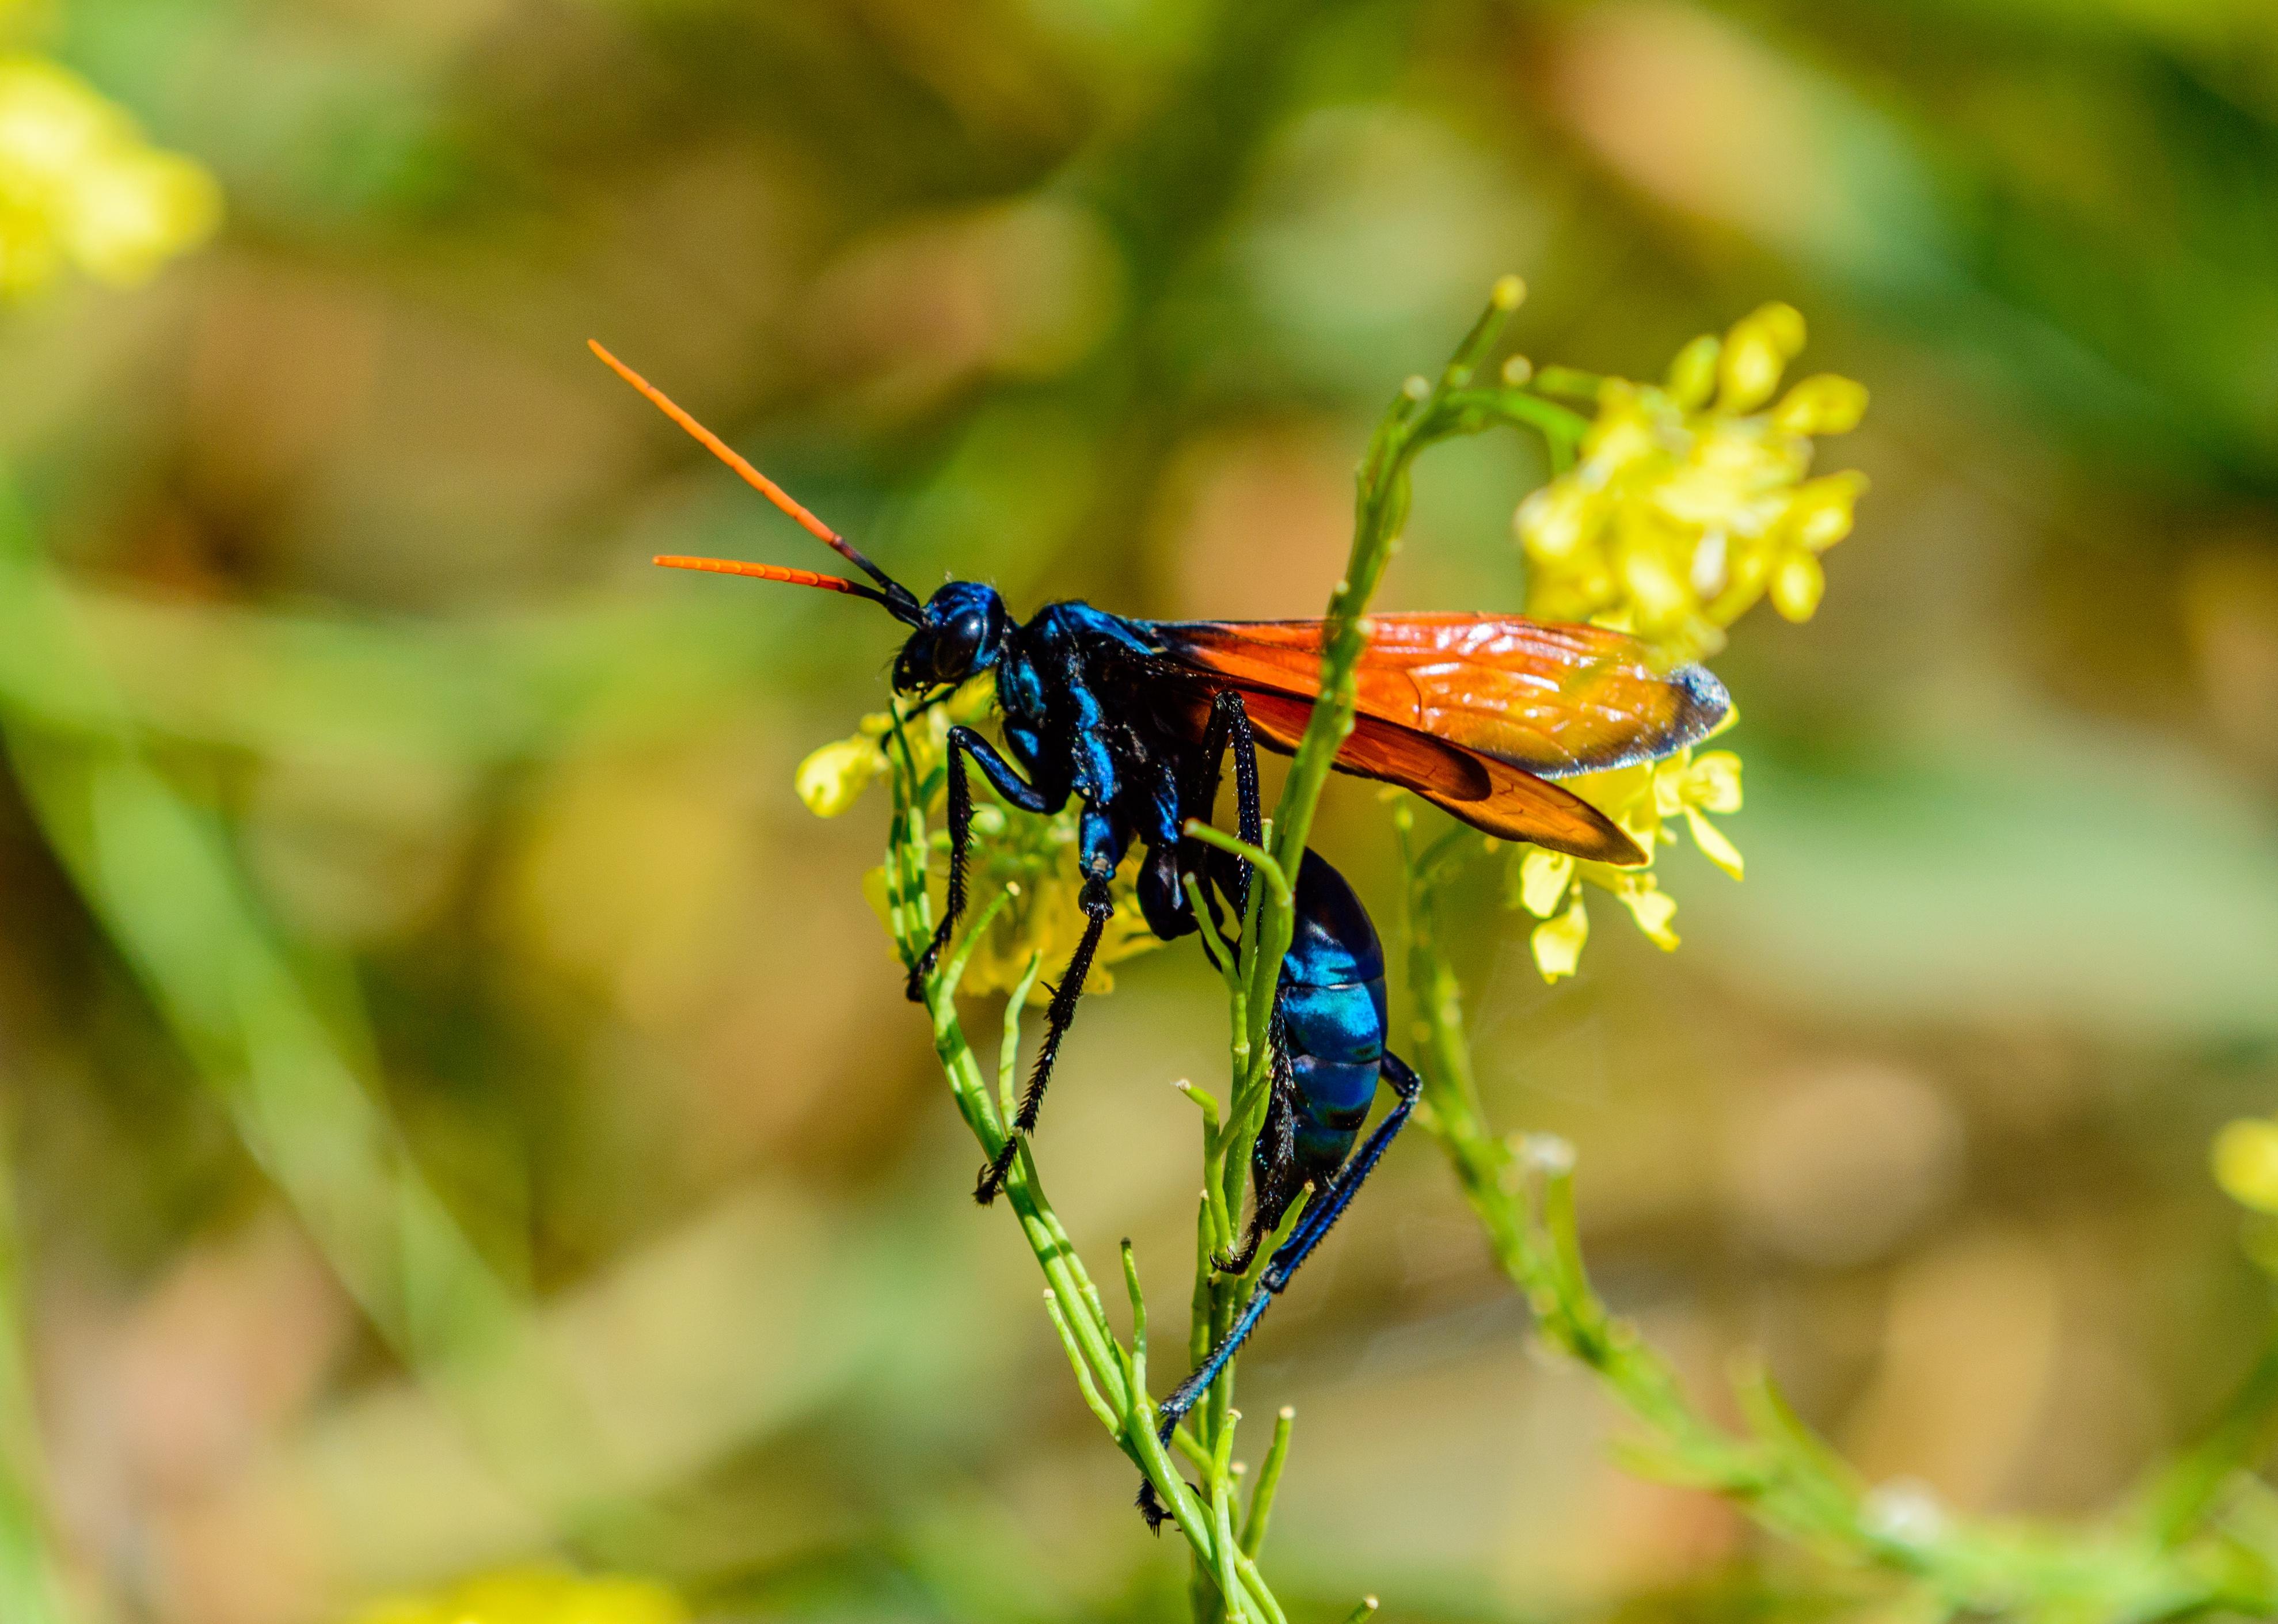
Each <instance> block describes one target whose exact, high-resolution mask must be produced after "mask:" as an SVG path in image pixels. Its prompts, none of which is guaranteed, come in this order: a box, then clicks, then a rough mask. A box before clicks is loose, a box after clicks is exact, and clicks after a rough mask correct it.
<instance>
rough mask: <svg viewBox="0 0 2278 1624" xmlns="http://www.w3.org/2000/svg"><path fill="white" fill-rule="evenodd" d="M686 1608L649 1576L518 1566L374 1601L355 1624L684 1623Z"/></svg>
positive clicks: (357, 1617)
mask: <svg viewBox="0 0 2278 1624" xmlns="http://www.w3.org/2000/svg"><path fill="white" fill-rule="evenodd" d="M687 1618H688V1609H687V1608H686V1607H684V1606H683V1605H681V1602H680V1598H679V1597H677V1596H675V1595H674V1594H673V1593H672V1592H671V1591H670V1590H666V1589H665V1588H664V1587H663V1586H662V1585H660V1584H654V1583H652V1582H649V1581H647V1580H645V1579H618V1578H588V1577H585V1575H582V1574H569V1573H562V1572H559V1571H557V1570H555V1569H552V1568H518V1569H514V1570H511V1571H509V1572H506V1573H501V1574H485V1575H484V1576H483V1577H481V1578H478V1579H470V1580H468V1581H466V1582H464V1583H462V1584H459V1585H457V1586H455V1587H454V1588H453V1589H451V1590H447V1591H445V1592H443V1593H442V1594H440V1595H437V1596H431V1597H404V1598H399V1599H392V1600H387V1601H382V1602H378V1603H375V1604H374V1605H371V1606H369V1607H367V1608H365V1609H364V1610H363V1612H362V1613H358V1614H357V1615H356V1620H355V1624H686V1620H687Z"/></svg>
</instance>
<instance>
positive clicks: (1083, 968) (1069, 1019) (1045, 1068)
mask: <svg viewBox="0 0 2278 1624" xmlns="http://www.w3.org/2000/svg"><path fill="white" fill-rule="evenodd" d="M1082 842H1083V851H1084V860H1083V867H1084V870H1085V877H1084V882H1083V893H1082V897H1081V898H1080V899H1079V900H1078V906H1079V907H1081V908H1082V909H1083V935H1082V937H1081V938H1079V939H1078V940H1077V942H1076V945H1075V953H1074V955H1073V956H1072V957H1070V958H1069V960H1068V966H1067V970H1066V973H1065V974H1064V975H1062V976H1061V977H1060V980H1059V985H1058V986H1056V987H1054V988H1053V989H1052V1002H1051V1008H1050V1009H1049V1010H1048V1011H1046V1012H1045V1015H1044V1040H1043V1044H1042V1045H1040V1046H1038V1048H1037V1050H1036V1068H1035V1069H1034V1070H1032V1071H1031V1072H1029V1074H1028V1092H1026V1093H1024V1094H1022V1095H1021V1110H1020V1115H1017V1116H1015V1117H1014V1118H1013V1122H1012V1126H1011V1128H1010V1129H1009V1130H1007V1131H1006V1133H1005V1143H1004V1144H1003V1145H1000V1146H998V1151H997V1154H996V1155H995V1156H993V1157H991V1158H990V1161H989V1165H988V1166H987V1167H985V1168H982V1169H981V1180H980V1182H979V1183H978V1184H975V1186H974V1190H973V1199H975V1200H976V1201H978V1202H980V1203H981V1205H982V1206H983V1207H986V1206H988V1205H989V1204H990V1202H991V1201H994V1200H995V1199H997V1192H998V1191H999V1190H1001V1189H1003V1188H1004V1187H1005V1175H1006V1174H1007V1173H1009V1172H1011V1171H1012V1169H1013V1157H1015V1156H1017V1155H1019V1154H1020V1153H1021V1140H1022V1139H1024V1138H1027V1137H1028V1135H1029V1134H1030V1133H1031V1132H1033V1131H1034V1130H1035V1129H1036V1116H1037V1114H1038V1113H1039V1112H1040V1111H1041V1110H1042V1109H1043V1104H1044V1088H1045V1085H1046V1084H1049V1083H1051V1078H1052V1062H1053V1061H1055V1060H1057V1059H1058V1058H1059V1052H1060V1039H1061V1038H1065V1037H1066V1036H1067V1029H1068V1027H1069V1025H1070V1024H1071V1023H1073V1022H1074V1020H1075V1004H1076V1000H1078V999H1080V998H1082V996H1083V984H1084V980H1085V978H1086V977H1089V975H1090V974H1091V961H1092V956H1093V955H1094V954H1097V952H1098V951H1099V938H1100V933H1101V932H1102V931H1105V929H1106V928H1107V922H1108V920H1109V919H1110V918H1111V917H1112V916H1113V915H1114V913H1115V898H1114V895H1113V893H1112V892H1111V891H1110V890H1109V881H1110V880H1111V879H1112V877H1113V876H1114V873H1115V865H1116V863H1117V862H1120V860H1121V858H1122V852H1121V850H1120V842H1119V841H1118V840H1117V839H1116V837H1115V834H1114V831H1113V829H1112V825H1111V824H1110V823H1108V820H1107V819H1106V817H1105V816H1103V815H1102V814H1100V813H1098V812H1096V811H1093V810H1091V809H1090V808H1085V810H1084V816H1083V831H1082Z"/></svg>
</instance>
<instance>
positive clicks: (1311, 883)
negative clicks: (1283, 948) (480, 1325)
mask: <svg viewBox="0 0 2278 1624" xmlns="http://www.w3.org/2000/svg"><path fill="white" fill-rule="evenodd" d="M1296 904H1297V906H1296V915H1297V928H1296V935H1295V937H1294V938H1292V940H1291V942H1290V944H1289V956H1288V958H1287V959H1285V960H1283V961H1282V964H1281V993H1280V1016H1281V1040H1282V1043H1283V1045H1284V1046H1285V1047H1286V1048H1287V1050H1288V1055H1289V1065H1290V1070H1291V1072H1292V1073H1293V1075H1294V1076H1295V1078H1296V1084H1297V1120H1296V1123H1295V1124H1294V1126H1295V1128H1296V1149H1297V1155H1298V1158H1299V1160H1300V1161H1303V1163H1304V1164H1305V1165H1306V1166H1308V1167H1309V1168H1316V1169H1319V1170H1320V1171H1322V1172H1329V1171H1333V1170H1334V1169H1335V1168H1337V1167H1339V1166H1341V1165H1342V1163H1343V1161H1344V1159H1345V1157H1346V1156H1347V1155H1348V1154H1349V1153H1351V1151H1352V1147H1353V1141H1354V1140H1355V1139H1356V1138H1358V1137H1359V1134H1360V1129H1361V1124H1362V1123H1363V1122H1366V1121H1367V1120H1368V1107H1369V1105H1370V1102H1371V1101H1372V1100H1373V1099H1375V1097H1376V1084H1377V1078H1378V1073H1379V1069H1380V1065H1381V1063H1382V1061H1383V1059H1384V1036H1385V1010H1384V948H1383V946H1382V945H1381V944H1380V943H1379V942H1378V940H1377V937H1376V927H1375V926H1374V925H1373V924H1372V923H1369V917H1368V915H1367V913H1366V912H1365V910H1364V909H1363V908H1361V905H1360V900H1359V899H1358V898H1357V897H1356V896H1354V895H1353V892H1352V887H1351V886H1349V885H1346V884H1345V880H1344V877H1343V876H1342V875H1341V874H1339V873H1338V872H1337V871H1336V870H1335V869H1333V868H1331V867H1330V866H1329V865H1328V864H1327V863H1326V862H1323V861H1322V860H1321V859H1320V858H1319V857H1317V856H1315V855H1314V854H1312V853H1311V851H1308V852H1306V854H1305V858H1304V862H1303V863H1302V864H1301V865H1300V866H1299V868H1298V870H1297V893H1296Z"/></svg>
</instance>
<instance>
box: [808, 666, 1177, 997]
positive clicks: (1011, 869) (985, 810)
mask: <svg viewBox="0 0 2278 1624" xmlns="http://www.w3.org/2000/svg"><path fill="white" fill-rule="evenodd" d="M995 704H996V688H995V679H994V678H990V677H985V676H984V677H976V678H974V679H973V680H972V681H971V682H968V683H967V684H966V685H965V686H963V687H962V688H960V689H959V690H958V691H957V692H956V693H954V694H952V695H951V696H950V698H949V699H948V700H946V701H944V702H943V703H941V704H938V705H936V706H934V707H933V708H932V709H929V710H928V711H927V712H925V714H924V715H923V716H916V717H913V718H911V720H910V721H909V723H908V724H907V725H906V728H905V730H904V732H905V735H906V737H907V739H909V745H910V757H911V761H912V763H913V766H914V767H915V768H916V770H917V776H918V779H919V781H920V782H921V783H926V784H928V785H929V789H928V796H927V801H928V804H927V807H926V817H927V821H928V824H929V827H930V828H931V829H932V831H933V835H934V840H933V846H934V863H933V869H932V877H933V879H934V881H935V882H936V884H935V885H934V886H933V890H934V906H935V908H936V910H938V909H939V908H940V907H941V906H942V903H943V900H944V893H945V892H946V889H947V885H948V877H949V847H948V832H947V831H946V830H945V829H944V828H942V827H941V823H942V817H943V813H944V808H945V807H946V805H947V801H948V784H947V778H946V776H945V775H941V774H939V773H938V772H937V770H938V769H939V768H940V767H941V765H942V764H943V762H944V761H945V760H946V758H947V755H948V750H949V730H950V728H951V727H952V725H953V724H959V723H964V724H977V723H980V722H982V721H984V720H985V719H986V718H987V717H988V716H990V713H991V711H992V710H993V709H994V708H995ZM892 732H893V716H892V715H891V713H889V712H886V711H877V712H875V713H873V714H872V715H870V716H865V717H863V718H862V721H861V724H860V726H859V727H857V728H856V730H855V731H854V732H853V733H852V735H851V736H850V737H848V738H845V739H836V740H833V741H832V742H831V743H829V744H827V745H824V746H823V747H822V748H821V749H818V750H816V751H814V753H813V754H811V755H808V756H807V758H806V760H805V761H803V762H800V763H799V770H798V772H797V774H796V775H795V779H794V781H795V784H796V786H797V788H798V790H799V799H800V800H801V801H805V802H806V807H807V809H808V810H809V811H811V812H813V813H814V815H815V816H818V817H836V816H838V815H839V814H840V813H842V812H844V811H845V810H846V809H847V808H849V807H851V806H852V805H853V804H854V803H855V802H856V801H859V800H860V799H861V796H862V792H863V791H864V790H866V789H868V787H869V785H870V784H871V782H872V781H873V780H874V779H875V778H878V777H879V776H880V775H882V774H883V773H885V772H886V771H887V770H889V769H890V767H891V758H890V757H889V755H887V752H888V751H889V750H891V749H892V748H893V741H892V739H891V733H892ZM1079 812H1080V808H1078V807H1077V806H1076V805H1075V804H1074V802H1073V801H1071V802H1070V803H1069V804H1068V806H1066V808H1062V809H1061V810H1060V811H1059V812H1057V813H1055V814H1054V815H1052V816H1050V817H1036V816H1030V815H1029V814H1027V813H1024V812H1018V811H1014V810H1013V809H1011V808H1006V807H1005V806H1003V805H1001V804H999V803H998V801H995V800H994V799H992V798H991V796H990V791H989V789H988V788H987V785H986V783H985V781H979V780H976V782H975V798H974V807H973V846H972V849H971V851H969V852H968V853H967V859H966V888H967V902H966V914H965V917H966V919H967V922H968V924H969V923H970V922H972V921H975V920H978V919H979V918H980V917H981V916H982V914H984V913H985V912H986V911H987V910H988V908H990V905H991V904H992V903H994V902H995V901H996V900H997V899H998V897H999V896H1004V897H1005V899H1006V900H1005V907H1004V909H1003V911H1002V912H1000V913H999V914H998V915H997V917H996V919H995V920H994V921H993V922H992V923H990V927H989V930H988V931H987V933H986V934H985V935H984V936H982V938H981V939H980V941H978V942H977V943H975V946H974V948H973V954H972V957H971V958H970V959H969V960H968V961H967V964H966V968H965V979H964V981H963V982H962V983H960V986H961V987H962V989H963V990H964V991H966V992H1011V991H1012V990H1013V988H1014V987H1017V986H1018V985H1020V984H1021V979H1022V977H1024V976H1026V975H1027V973H1028V961H1029V960H1030V959H1031V958H1032V957H1034V956H1035V955H1036V954H1038V953H1040V952H1041V953H1042V954H1043V956H1044V964H1045V966H1046V968H1047V969H1054V968H1057V967H1058V966H1059V965H1061V964H1064V963H1066V961H1067V960H1068V958H1069V957H1070V955H1072V954H1074V951H1075V945H1076V938H1079V937H1080V936H1082V934H1083V929H1084V923H1085V922H1084V917H1083V912H1082V909H1081V908H1079V907H1078V906H1077V896H1078V893H1079V892H1081V891H1082V887H1083V877H1082V870H1081V869H1079V867H1078V865H1077V861H1076V819H1077V816H1078V814H1079ZM1137 872H1138V869H1137V859H1136V857H1132V858H1128V859H1127V860H1126V861H1125V862H1124V864H1123V866H1122V868H1121V869H1119V870H1118V871H1117V873H1116V876H1115V880H1114V896H1115V915H1114V917H1113V918H1112V919H1110V920H1109V921H1108V923H1107V928H1106V930H1105V931H1104V932H1103V933H1102V934H1101V937H1100V941H1099V947H1098V951H1097V953H1096V954H1094V955H1093V957H1092V963H1091V973H1090V975H1089V977H1086V978H1085V981H1084V990H1085V991H1086V992H1112V991H1113V990H1114V986H1115V978H1114V977H1112V976H1111V975H1110V974H1109V973H1108V970H1107V967H1108V966H1109V965H1111V964H1114V963H1117V962H1120V961H1122V960H1125V959H1128V958H1131V957H1133V956H1134V955H1135V954H1142V953H1144V952H1146V951H1147V950H1148V949H1149V948H1150V947H1158V946H1161V945H1162V943H1161V939H1160V938H1158V937H1157V936H1156V935H1155V934H1154V933H1153V932H1152V931H1150V930H1148V928H1147V922H1146V920H1145V918H1144V917H1143V915H1141V913H1140V911H1139V900H1138V893H1137V891H1136V889H1135V885H1136V875H1137ZM862 891H863V894H864V895H865V896H866V897H868V899H869V901H870V906H871V907H872V908H875V910H876V911H877V914H878V917H879V918H880V919H882V920H883V919H884V918H885V917H886V916H887V907H886V870H885V869H884V868H883V867H880V868H875V869H871V870H870V872H869V873H868V874H867V875H865V876H864V877H863V882H862ZM1028 996H1029V1000H1030V1001H1031V1002H1032V1003H1037V1004H1042V1003H1043V1002H1045V1001H1046V1000H1049V999H1050V998H1051V989H1050V988H1049V987H1047V986H1046V985H1045V984H1044V983H1043V981H1038V982H1036V984H1034V985H1033V986H1032V987H1031V988H1030V990H1029V994H1028Z"/></svg>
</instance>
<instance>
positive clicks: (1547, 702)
mask: <svg viewBox="0 0 2278 1624" xmlns="http://www.w3.org/2000/svg"><path fill="white" fill-rule="evenodd" d="M1370 619H1371V624H1372V626H1373V627H1374V631H1373V633H1372V636H1371V637H1370V639H1369V645H1368V648H1367V651H1366V652H1365V654H1364V655H1362V656H1361V661H1360V665H1359V667H1358V670H1357V686H1356V690H1355V701H1356V704H1357V709H1358V710H1359V712H1360V714H1361V715H1362V716H1370V717H1374V718H1376V719H1378V720H1379V721H1382V722H1387V723H1390V724H1394V725H1395V726H1397V727H1400V728H1403V729H1406V730H1408V731H1409V732H1415V733H1424V734H1428V735H1430V736H1432V737H1433V738H1435V739H1446V740H1448V741H1449V743H1451V744H1456V745H1460V746H1462V747H1464V748H1465V749H1467V750H1473V751H1477V752H1478V753H1479V755H1484V756H1487V757H1490V758H1492V759H1493V760H1494V761H1496V762H1502V764H1504V765H1505V766H1510V767H1516V768H1518V769H1519V770H1522V771H1523V772H1526V773H1531V774H1533V776H1535V777H1536V778H1568V777H1571V776H1572V775H1574V774H1576V773H1584V772H1602V771H1606V770H1609V769H1612V768H1616V767H1627V766H1632V765H1633V764H1635V763H1636V762H1645V761H1653V760H1656V759H1658V758H1659V757H1661V756H1663V755H1669V754H1670V752H1671V751H1674V750H1678V749H1681V748H1683V747H1685V746H1686V745H1689V744H1692V743H1693V742H1694V741H1695V740H1697V739H1701V738H1702V737H1703V736H1705V735H1706V734H1707V733H1708V732H1709V731H1710V730H1711V729H1712V728H1714V727H1715V726H1716V724H1717V723H1718V722H1720V721H1722V720H1723V719H1724V713H1725V712H1726V711H1727V710H1728V709H1731V701H1730V700H1729V699H1727V698H1726V696H1725V693H1724V687H1723V686H1722V685H1721V684H1719V683H1718V682H1717V680H1716V678H1714V677H1712V676H1710V675H1709V672H1708V671H1707V670H1705V669H1704V668H1702V667H1701V666H1697V665H1688V666H1683V667H1680V668H1678V670H1673V671H1661V670H1655V667H1654V665H1653V663H1652V661H1651V659H1650V658H1649V657H1648V655H1647V650H1646V648H1645V646H1644V645H1643V644H1641V643H1640V642H1639V641H1638V640H1636V639H1634V638H1632V637H1627V636H1624V634H1622V633H1621V632H1609V631H1606V630H1605V629H1603V628H1602V627H1598V626H1585V625H1564V624H1551V623H1548V622H1543V621H1534V620H1527V619H1524V618H1522V617H1518V616H1516V615H1376V616H1372V617H1370ZM1322 624H1323V623H1322V622H1320V621H1318V620H1266V621H1250V622H1234V621H1217V620H1197V621H1155V622H1150V623H1148V624H1147V627H1146V630H1147V631H1148V632H1149V633H1150V635H1152V636H1153V637H1154V638H1156V639H1157V640H1158V641H1159V642H1160V644H1161V645H1162V647H1163V648H1164V650H1165V651H1166V653H1167V654H1169V655H1171V656H1172V657H1173V658H1175V659H1177V660H1179V661H1181V663H1185V664H1189V665H1192V666H1195V667H1197V668H1199V669H1200V670H1204V671H1209V672H1212V673H1215V674H1217V675H1218V676H1219V677H1221V678H1226V679H1227V680H1228V682H1229V684H1230V686H1237V687H1240V688H1242V689H1243V690H1244V691H1245V692H1260V691H1265V692H1273V693H1288V694H1296V695H1299V696H1301V697H1303V698H1304V699H1306V700H1307V701H1310V700H1311V698H1312V696H1313V694H1314V693H1316V692H1318V691H1319V679H1320V666H1321V634H1322Z"/></svg>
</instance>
